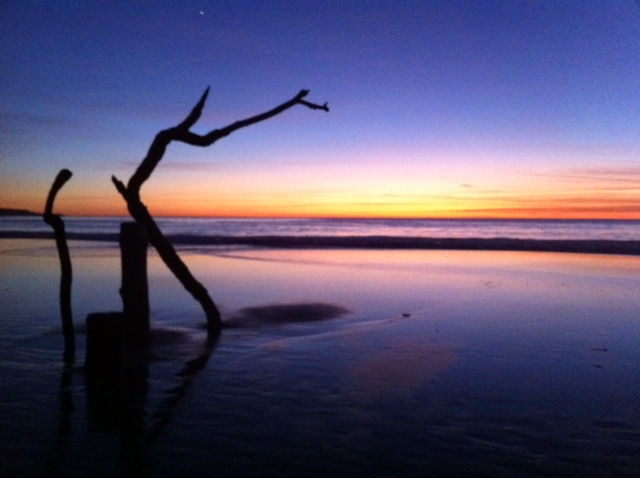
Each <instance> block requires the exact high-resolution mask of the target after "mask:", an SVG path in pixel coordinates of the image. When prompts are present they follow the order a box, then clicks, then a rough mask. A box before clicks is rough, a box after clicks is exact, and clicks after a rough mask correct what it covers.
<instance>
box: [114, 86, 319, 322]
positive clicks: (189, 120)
mask: <svg viewBox="0 0 640 478" xmlns="http://www.w3.org/2000/svg"><path fill="white" fill-rule="evenodd" d="M308 94H309V91H308V90H301V91H300V92H299V93H298V94H297V95H296V96H294V97H293V98H291V99H290V100H288V101H285V102H284V103H282V104H280V105H278V106H276V107H275V108H273V109H271V110H269V111H265V112H264V113H260V114H258V115H255V116H251V117H249V118H246V119H244V120H240V121H236V122H235V123H232V124H230V125H228V126H225V127H224V128H221V129H215V130H213V131H210V132H209V133H207V134H205V135H199V134H196V133H193V132H191V131H189V129H190V128H191V127H192V126H193V125H194V124H195V123H196V122H197V121H198V119H200V116H201V115H202V109H203V108H204V105H205V102H206V101H207V97H208V95H209V88H207V89H206V90H205V91H204V93H203V95H202V97H201V98H200V100H199V101H198V103H197V104H196V105H195V106H194V107H193V109H192V110H191V112H190V113H189V115H188V116H187V117H186V118H185V119H184V120H183V121H182V123H180V124H178V125H177V126H174V127H173V128H169V129H166V130H162V131H160V132H159V133H158V134H157V135H156V137H155V138H154V140H153V142H152V143H151V146H150V147H149V151H148V152H147V156H146V157H145V158H144V159H143V160H142V162H141V163H140V166H138V168H137V169H136V171H135V173H133V175H132V176H131V178H130V179H129V182H128V183H127V185H126V186H125V185H124V184H123V183H122V182H121V181H120V180H118V179H117V178H116V177H115V176H114V177H112V181H113V184H114V185H115V186H116V189H117V190H118V192H119V193H120V194H121V195H122V197H123V198H124V200H125V202H126V203H127V208H128V210H129V212H130V213H131V216H132V217H133V218H134V219H135V220H136V221H137V222H138V223H140V224H143V225H144V226H145V228H146V229H147V235H148V238H149V242H151V244H152V245H153V247H155V249H156V250H157V251H158V254H159V255H160V257H161V258H162V260H163V261H164V263H165V264H166V265H167V267H169V269H170V270H171V272H173V274H174V275H175V276H176V277H177V278H178V280H179V281H180V282H181V283H182V285H183V286H184V288H185V289H187V291H189V292H190V293H191V295H192V296H193V297H194V298H195V299H196V300H197V301H198V302H200V304H201V305H202V308H203V309H204V311H205V314H206V316H207V323H208V327H209V332H210V333H213V332H218V331H219V330H220V328H221V319H220V313H219V311H218V309H217V307H216V305H215V304H214V302H213V300H211V297H209V294H208V292H207V290H206V289H205V288H204V286H202V284H200V283H199V282H198V281H197V280H196V279H195V277H193V275H192V274H191V272H190V271H189V269H188V268H187V266H186V265H185V264H184V262H182V260H181V259H180V257H179V256H178V254H177V253H176V251H175V249H174V248H173V246H172V245H171V243H170V242H169V241H168V240H167V239H166V238H165V237H164V235H163V234H162V232H161V231H160V229H159V228H158V226H157V224H156V223H155V221H154V220H153V218H152V217H151V214H149V211H148V210H147V208H146V207H145V205H144V204H143V203H142V201H141V200H140V188H141V187H142V185H143V184H144V182H145V181H146V180H147V179H149V177H150V176H151V174H152V173H153V171H154V170H155V168H156V166H157V165H158V163H159V162H160V160H162V157H163V156H164V153H165V151H166V150H167V146H168V145H169V143H171V142H172V141H180V142H182V143H186V144H190V145H192V146H201V147H205V146H210V145H212V144H213V143H215V142H216V141H218V140H219V139H221V138H224V137H225V136H228V135H230V134H231V133H233V132H234V131H237V130H239V129H241V128H246V127H247V126H251V125H253V124H256V123H259V122H261V121H264V120H267V119H269V118H272V117H274V116H276V115H277V114H280V113H282V112H283V111H286V110H288V109H289V108H292V107H293V106H296V105H302V106H305V107H307V108H310V109H313V110H323V111H327V112H328V111H329V107H328V105H327V103H325V104H324V105H317V104H315V103H311V102H309V101H307V100H305V99H304V98H305V97H306V96H307V95H308Z"/></svg>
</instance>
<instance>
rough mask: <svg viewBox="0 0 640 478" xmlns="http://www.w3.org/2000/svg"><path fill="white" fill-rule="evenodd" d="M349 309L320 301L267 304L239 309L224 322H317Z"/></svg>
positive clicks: (241, 324) (230, 324) (232, 325)
mask: <svg viewBox="0 0 640 478" xmlns="http://www.w3.org/2000/svg"><path fill="white" fill-rule="evenodd" d="M350 312H351V311H350V310H349V309H346V308H344V307H341V306H339V305H336V304H326V303H322V302H311V303H297V304H269V305H262V306H255V307H246V308H244V309H240V310H239V311H238V314H237V315H235V316H234V317H231V318H229V319H227V320H225V322H224V326H225V328H243V327H256V326H262V325H284V324H294V323H308V322H319V321H324V320H330V319H335V318H338V317H340V316H342V315H345V314H348V313H350Z"/></svg>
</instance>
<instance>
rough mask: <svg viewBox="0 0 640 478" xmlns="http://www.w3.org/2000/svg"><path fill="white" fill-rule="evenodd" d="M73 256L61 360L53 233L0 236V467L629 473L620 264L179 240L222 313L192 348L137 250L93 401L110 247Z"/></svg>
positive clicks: (191, 325) (172, 304)
mask: <svg viewBox="0 0 640 478" xmlns="http://www.w3.org/2000/svg"><path fill="white" fill-rule="evenodd" d="M70 247H71V254H72V258H73V265H74V283H73V310H74V318H75V323H76V330H77V332H78V347H79V350H78V359H77V361H76V364H75V365H74V366H73V367H72V368H71V369H69V368H65V367H64V366H63V365H62V362H61V352H62V337H61V334H60V319H59V312H58V304H57V293H58V290H57V287H58V280H59V266H58V263H57V256H56V252H55V247H54V245H53V244H52V243H51V242H50V241H45V240H36V239H3V240H2V241H0V269H1V270H2V274H1V275H0V278H1V284H0V310H2V321H1V323H0V324H1V325H0V326H1V327H2V329H1V331H2V333H1V334H0V376H1V377H2V381H3V384H4V386H3V388H4V390H5V392H4V393H3V394H2V399H1V400H0V411H1V415H2V417H3V426H2V428H1V431H0V437H1V440H0V450H1V454H2V456H3V457H4V458H3V460H2V464H1V465H0V470H1V471H2V475H3V476H25V475H30V476H36V475H43V474H44V475H48V474H59V475H61V476H82V475H88V474H90V475H92V476H115V475H119V474H120V473H132V474H136V475H138V476H140V475H141V474H148V475H149V476H175V475H176V474H178V473H181V474H189V476H209V475H210V474H211V472H212V470H215V471H217V472H219V474H220V476H247V475H251V474H255V473H256V472H258V471H259V472H260V474H261V475H263V476H300V475H301V474H304V475H315V476H327V475H333V476H350V475H353V474H354V473H357V474H363V475H368V476H389V475H398V476H423V475H424V474H425V473H435V474H439V475H440V476H443V475H444V476H446V475H451V476H454V475H459V474H460V473H462V474H465V473H467V474H468V473H471V472H473V473H474V475H475V476H602V475H603V474H604V475H610V476H635V473H636V472H637V470H638V469H640V460H639V458H638V457H639V456H640V407H639V405H638V398H637V397H638V396H639V395H640V379H639V377H640V349H639V348H638V346H637V338H638V337H640V322H638V320H637V311H638V310H640V297H638V294H637V291H638V290H640V258H639V257H637V256H630V255H616V254H609V255H601V254H581V253H571V254H564V253H549V252H523V251H476V250H467V251H461V250H380V249H378V250H372V249H357V250H356V249H326V248H325V249H312V248H305V249H272V248H247V247H239V246H225V247H220V246H210V245H194V244H191V245H188V246H182V247H181V248H179V251H180V254H181V256H182V257H183V258H184V260H185V262H186V263H187V264H188V266H189V267H190V268H191V270H192V272H193V273H194V275H195V276H196V277H198V279H199V280H200V281H201V282H202V283H203V284H204V285H205V286H206V287H207V289H208V290H209V292H210V294H211V296H212V297H213V299H214V300H215V301H216V303H217V304H218V305H219V307H220V309H221V311H222V315H223V320H224V322H225V325H226V327H225V329H224V330H223V332H222V335H221V337H220V338H219V339H218V340H217V341H216V342H215V343H210V342H208V341H207V339H206V334H205V329H204V324H205V320H204V316H203V314H202V311H201V310H200V309H199V306H198V304H197V303H196V302H194V301H193V299H192V298H191V297H190V296H189V295H188V294H187V293H186V292H185V291H184V290H183V289H182V288H181V286H180V284H179V283H178V282H177V281H176V280H175V278H174V277H173V276H172V275H171V273H170V272H169V271H168V270H167V269H166V268H165V267H164V265H163V264H162V263H161V262H160V260H159V259H158V257H157V256H156V255H155V254H153V253H152V252H151V253H150V257H149V284H150V300H151V309H152V312H151V314H152V338H153V340H152V345H151V348H150V350H149V351H147V352H145V353H143V354H142V355H140V357H138V358H139V360H138V361H137V362H136V364H137V365H136V366H135V367H133V368H134V369H135V370H134V371H135V373H133V374H131V375H129V376H126V377H124V378H123V379H122V380H124V381H125V382H124V383H125V384H126V386H124V385H123V386H122V387H121V389H119V391H118V392H117V393H114V394H112V395H111V396H109V397H108V400H105V398H104V397H102V398H100V397H97V398H96V394H95V393H92V390H91V389H90V387H89V386H88V385H87V383H86V381H85V377H84V374H83V371H82V366H83V362H84V344H85V337H84V332H83V331H84V320H85V318H86V315H87V314H89V313H91V312H101V311H111V310H119V309H121V302H120V297H119V295H118V289H119V286H120V269H119V267H120V263H119V251H118V249H117V248H116V247H115V246H114V245H113V244H110V243H106V242H87V241H71V243H70ZM132 377H133V378H132ZM8 391H10V393H8ZM96 463H100V467H96V465H95V464H96Z"/></svg>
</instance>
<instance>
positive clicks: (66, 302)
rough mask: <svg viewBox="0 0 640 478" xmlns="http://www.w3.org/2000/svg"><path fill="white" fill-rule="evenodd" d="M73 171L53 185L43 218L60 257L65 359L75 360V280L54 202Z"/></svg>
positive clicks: (60, 174) (62, 227) (62, 175)
mask: <svg viewBox="0 0 640 478" xmlns="http://www.w3.org/2000/svg"><path fill="white" fill-rule="evenodd" d="M71 175H72V173H71V171H69V170H68V169H62V170H61V171H60V172H59V173H58V175H57V176H56V179H55V180H54V181H53V184H52V185H51V190H50V191H49V196H48V197H47V203H46V205H45V208H44V214H43V215H42V218H43V219H44V222H46V223H47V224H49V225H50V226H51V227H52V228H53V232H54V234H55V238H56V246H57V247H58V256H59V257H60V268H61V274H60V314H61V316H62V334H63V336H64V361H65V362H66V363H71V362H73V360H74V358H75V354H76V339H75V335H74V332H73V315H72V313H71V282H72V280H73V277H72V271H71V257H70V256H69V248H68V246H67V236H66V233H65V230H64V221H63V220H62V218H61V217H60V216H58V215H57V214H53V202H54V201H55V199H56V194H58V191H60V189H61V188H62V186H64V184H65V183H66V182H67V181H68V180H69V179H70V178H71Z"/></svg>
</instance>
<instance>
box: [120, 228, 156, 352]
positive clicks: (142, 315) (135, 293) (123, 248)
mask: <svg viewBox="0 0 640 478" xmlns="http://www.w3.org/2000/svg"><path fill="white" fill-rule="evenodd" d="M147 245H148V241H147V235H146V232H145V228H144V226H143V225H142V224H138V223H136V222H123V223H122V224H121V225H120V254H121V258H122V287H121V289H120V295H121V296H122V305H123V312H124V320H125V323H124V333H125V338H126V340H128V341H130V342H131V343H132V344H144V343H146V341H147V340H148V338H149V286H148V281H147Z"/></svg>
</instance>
